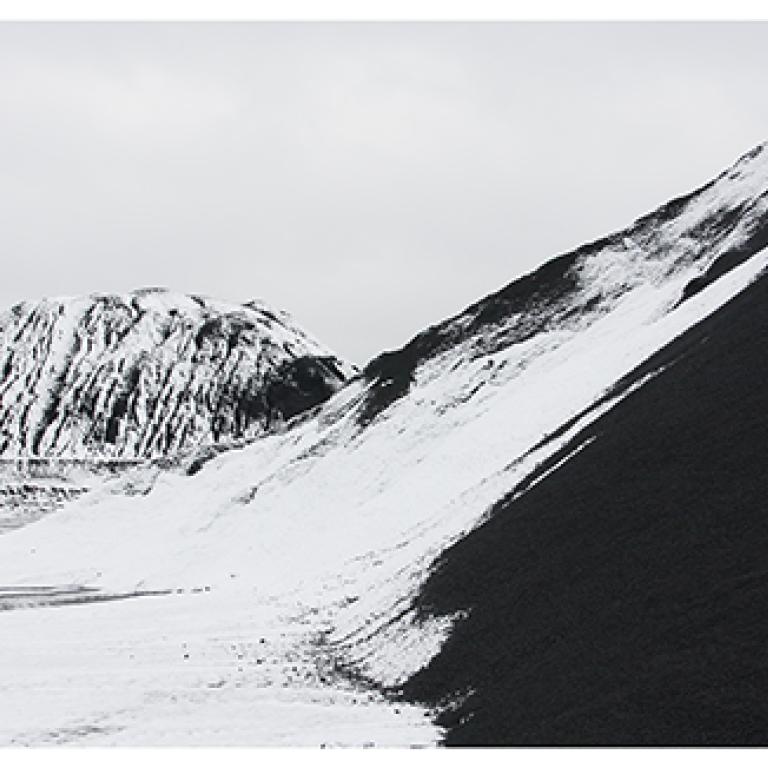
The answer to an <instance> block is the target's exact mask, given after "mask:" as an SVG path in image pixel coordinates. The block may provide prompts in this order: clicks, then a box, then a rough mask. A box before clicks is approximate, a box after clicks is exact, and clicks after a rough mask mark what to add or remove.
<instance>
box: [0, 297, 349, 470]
mask: <svg viewBox="0 0 768 768" xmlns="http://www.w3.org/2000/svg"><path fill="white" fill-rule="evenodd" d="M352 370H353V369H352V367H351V366H349V365H348V364H347V363H345V362H343V361H341V360H340V359H339V358H338V357H336V356H335V355H334V354H333V353H332V352H330V351H329V350H328V349H327V348H325V347H323V346H322V345H320V344H319V343H318V342H317V341H315V340H314V339H312V338H310V337H309V336H308V335H307V334H306V333H304V331H302V330H301V329H300V328H298V327H297V326H296V325H295V323H293V322H292V320H291V319H290V318H289V317H288V316H287V315H286V314H285V313H282V312H274V311H272V310H270V309H269V308H268V307H266V306H265V305H263V304H261V303H258V302H252V303H249V304H246V305H242V306H239V305H234V304H227V303H225V302H221V301H215V300H212V299H208V298H203V297H200V296H184V295H180V294H174V293H170V292H168V291H166V290H162V289H145V290H137V291H134V292H132V293H130V294H127V295H123V296H116V295H94V296H87V297H83V298H66V299H45V300H43V301H39V302H25V303H22V304H18V305H16V306H14V307H13V308H12V309H10V310H9V311H7V312H5V313H4V314H3V315H1V316H0V372H2V374H1V376H0V457H2V458H5V459H16V458H18V457H66V458H68V459H85V458H91V459H92V458H105V457H110V458H122V459H135V458H151V457H158V456H162V457H168V456H174V455H179V454H183V453H185V452H189V451H190V450H191V449H193V448H196V447H199V446H201V445H208V444H212V443H218V442H227V441H231V440H233V439H238V438H248V437H252V436H254V435H256V434H258V433H260V432H263V431H265V430H266V429H268V428H270V427H272V426H274V425H275V424H276V423H280V422H283V421H285V420H286V419H289V418H290V417H292V416H294V415H296V414H297V413H300V412H301V411H304V410H306V409H307V408H311V407H313V406H315V405H317V404H318V403H320V402H322V401H323V400H325V399H326V398H327V397H328V396H330V395H331V394H332V393H333V392H334V391H336V390H337V389H338V388H339V387H340V386H341V384H342V383H343V382H344V380H345V379H346V378H347V377H348V376H349V375H350V374H351V373H352Z"/></svg>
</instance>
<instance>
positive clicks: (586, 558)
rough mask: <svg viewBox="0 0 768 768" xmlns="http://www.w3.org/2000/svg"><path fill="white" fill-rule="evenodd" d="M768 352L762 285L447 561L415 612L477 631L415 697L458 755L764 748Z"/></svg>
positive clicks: (678, 351)
mask: <svg viewBox="0 0 768 768" xmlns="http://www.w3.org/2000/svg"><path fill="white" fill-rule="evenodd" d="M766 338H768V278H765V277H764V278H762V279H760V280H759V281H758V282H757V283H755V284H754V285H753V286H751V287H750V288H749V289H747V290H746V291H745V292H744V293H743V294H741V295H740V296H738V297H736V298H735V299H733V300H732V301H731V302H730V303H729V304H727V305H726V306H725V307H723V308H722V309H721V310H719V311H718V312H717V313H715V314H714V315H712V316H710V317H709V318H708V319H706V320H705V321H703V322H702V323H700V324H699V325H698V326H696V327H694V328H693V329H691V330H690V331H689V332H687V333H686V334H684V335H683V336H682V337H680V338H678V339H677V340H675V341H674V342H673V343H671V344H670V345H669V346H667V347H666V348H664V349H663V350H662V351H660V352H659V353H658V354H656V355H655V356H654V357H652V358H651V359H650V360H649V361H648V362H647V363H646V364H644V365H643V366H641V368H640V369H638V370H637V371H636V372H635V373H634V374H633V375H632V376H630V377H628V378H627V379H626V381H625V382H624V385H625V386H626V385H629V384H631V383H633V382H637V381H639V380H641V379H642V378H643V377H644V376H646V375H648V374H649V373H652V372H657V375H656V376H655V377H654V378H652V379H651V380H650V381H648V382H647V383H645V384H644V385H643V386H641V387H640V388H639V389H638V390H637V391H635V392H633V393H631V394H629V395H628V396H627V397H626V399H624V400H623V401H621V402H620V403H619V404H618V405H616V406H615V407H614V408H613V409H612V410H611V411H609V412H608V413H607V414H605V415H604V416H602V417H601V418H599V419H598V420H596V421H594V422H593V423H592V424H591V425H590V426H588V427H587V428H586V429H584V430H583V431H581V432H580V433H579V434H577V435H576V436H575V437H574V438H573V439H572V440H571V441H570V442H569V443H568V444H567V445H566V446H565V447H564V448H562V449H561V450H560V451H558V452H557V453H555V454H554V455H553V456H552V457H551V458H550V460H549V461H548V462H546V464H545V465H543V466H541V467H540V469H539V470H538V471H537V472H535V473H534V474H533V476H532V477H531V478H529V479H528V481H527V482H526V483H525V487H520V488H517V489H515V491H513V492H512V493H510V494H509V495H508V496H507V497H506V498H504V499H502V500H501V501H500V502H499V503H498V504H497V505H496V506H495V507H494V508H493V510H492V511H491V517H490V519H489V520H488V521H487V522H486V523H485V524H484V525H482V526H481V527H479V528H478V529H476V530H475V531H473V532H472V533H471V534H470V535H468V536H467V537H466V538H464V539H463V540H461V541H459V542H458V543H457V544H456V545H455V546H454V547H452V548H451V549H449V550H448V551H446V552H445V553H444V554H443V556H442V557H441V558H440V561H439V563H438V565H437V568H436V570H435V572H434V574H433V575H432V577H431V578H430V579H429V581H428V582H427V584H426V586H425V587H424V589H423V590H422V592H421V594H420V596H419V598H418V605H419V610H420V612H421V613H422V614H423V615H433V614H453V613H454V612H455V611H457V610H461V611H466V612H467V613H468V618H466V619H465V620H463V621H461V622H459V623H458V624H457V625H456V628H455V630H454V633H453V634H452V636H451V637H450V639H449V640H448V641H447V643H446V645H445V646H444V648H443V650H442V652H441V653H440V654H439V655H438V656H437V657H436V658H435V659H434V660H433V661H432V663H431V664H430V665H429V666H428V667H427V668H426V669H424V670H423V671H421V672H419V673H418V674H417V675H416V676H415V677H413V678H412V679H411V680H410V681H409V683H408V684H407V685H406V687H405V690H406V693H407V695H408V696H409V697H412V698H415V699H418V700H427V701H430V702H433V703H439V702H441V701H443V700H446V699H447V698H451V699H453V700H455V699H456V696H457V694H458V696H459V698H462V699H463V700H462V703H461V704H460V705H458V706H455V707H450V708H447V709H445V710H444V712H443V714H442V715H441V718H440V721H441V723H442V724H443V725H445V726H447V727H448V728H449V731H448V735H447V739H446V741H447V743H448V744H451V745H480V744H486V745H491V744H625V745H626V744H764V743H765V741H766V733H768V701H766V697H765V689H766V686H767V685H768V656H766V647H767V646H768V570H766V555H768V516H766V514H765V512H766V498H768V478H767V477H766V472H765V461H764V449H765V446H766V444H767V443H768V388H766V382H765V376H766V371H768V347H767V346H766V343H765V342H766ZM568 457H570V458H568ZM563 460H565V461H564V463H561V462H563Z"/></svg>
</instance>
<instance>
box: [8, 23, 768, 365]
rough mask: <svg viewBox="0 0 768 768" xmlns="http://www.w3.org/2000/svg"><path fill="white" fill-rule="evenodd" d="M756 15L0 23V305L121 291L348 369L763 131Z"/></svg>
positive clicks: (626, 215)
mask: <svg viewBox="0 0 768 768" xmlns="http://www.w3.org/2000/svg"><path fill="white" fill-rule="evenodd" d="M766 40H768V25H765V24H757V23H752V24H748V23H743V24H730V25H722V24H703V23H702V24H678V25H673V24H657V25H654V24H623V25H621V24H619V25H617V24H586V23H582V24H540V25H531V24H512V23H505V24H479V23H478V24H298V25H296V24H294V25H288V24H284V25H279V24H258V23H251V24H203V23H198V24H186V25H184V24H161V25H151V24H112V25H109V24H106V25H105V24H90V25H89V24H73V23H70V24H38V25H33V24H30V25H17V24H2V25H0V259H1V260H2V280H1V281H0V305H2V306H3V307H5V306H8V305H10V304H12V303H15V302H16V301H19V300H21V299H25V298H38V297H41V296H55V295H72V294H83V293H91V292H95V291H104V292H113V291H115V292H119V291H126V290H130V289H132V288H137V287H143V286H166V287H168V288H171V289H174V290H179V291H185V292H195V293H203V294H207V295H212V296H217V297H219V298H222V299H230V300H233V301H237V302H242V301H247V300H248V299H251V298H262V299H263V300H265V301H267V302H268V303H271V304H273V305H276V306H278V307H281V308H284V309H287V310H289V311H290V312H291V313H292V314H293V315H294V316H295V318H296V319H297V320H298V321H299V322H301V323H302V324H303V325H304V326H305V327H306V328H307V329H308V330H309V331H310V332H312V333H313V334H314V335H316V336H318V337H319V338H320V339H321V340H323V341H324V342H326V343H327V344H328V345H330V346H331V347H333V348H334V349H335V350H336V351H338V352H339V353H340V354H342V355H345V356H347V357H348V358H350V359H351V360H353V361H354V362H357V363H362V362H364V361H365V360H366V359H368V358H370V357H371V356H373V355H374V354H376V353H377V352H379V351H381V350H382V349H385V348H391V347H396V346H399V345H401V344H402V343H404V342H405V341H407V340H408V338H409V337H410V336H411V335H413V334H414V333H415V332H417V331H418V330H420V329H421V328H423V327H425V326H426V325H429V324H431V323H434V322H437V321H439V320H441V319H442V318H444V317H446V316H448V315H451V314H453V313H455V312H457V311H459V310H460V309H462V308H463V306H465V305H466V304H468V303H470V302H472V301H474V300H475V299H477V298H479V297H480V296H482V295H484V294H486V293H489V292H491V291H493V290H496V289H498V288H500V287H501V286H502V285H504V284H505V283H507V282H509V281H510V280H511V279H513V278H515V277H516V276H519V275H521V274H523V273H524V272H527V271H529V270H530V269H532V268H534V267H535V266H537V265H538V264H540V263H541V262H543V261H545V260H547V259H549V258H550V257H552V256H554V255H556V254H558V253H561V252H564V251H567V250H570V249H572V248H573V247H575V246H577V245H579V244H580V243H582V242H584V241H587V240H590V239H594V238H596V237H599V236H601V235H603V234H606V233H608V232H609V231H611V230H615V229H618V228H621V227H623V226H625V225H626V224H628V223H630V222H631V221H632V220H634V219H635V218H636V217H637V216H639V215H640V214H642V213H644V212H646V211H648V210H650V209H652V208H654V207H656V206H657V205H658V204H660V203H662V202H664V201H665V200H666V199H668V198H670V197H672V196H675V195H677V194H680V193H682V192H685V191H687V190H689V189H691V188H693V187H695V186H697V185H699V184H701V183H703V182H704V181H706V180H708V179H709V178H710V177H711V176H713V175H715V173H717V172H718V171H720V170H721V169H722V168H724V167H725V166H727V165H729V164H730V163H731V162H732V161H733V160H735V159H736V157H737V156H738V155H740V154H742V153H744V152H745V151H747V150H749V149H750V148H751V147H752V146H753V145H755V144H757V143H759V142H760V141H763V140H765V139H768V99H766V98H765V76H766V73H767V72H768V45H766Z"/></svg>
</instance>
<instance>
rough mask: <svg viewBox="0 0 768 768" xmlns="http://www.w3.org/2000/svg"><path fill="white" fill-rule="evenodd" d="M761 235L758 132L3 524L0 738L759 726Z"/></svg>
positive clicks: (251, 740)
mask: <svg viewBox="0 0 768 768" xmlns="http://www.w3.org/2000/svg"><path fill="white" fill-rule="evenodd" d="M658 172H663V169H659V171H658ZM552 219H553V226H555V225H556V223H557V211H552ZM766 245H768V148H767V147H766V145H763V146H760V147H757V148H756V149H755V150H753V151H752V152H750V153H749V154H747V155H745V156H744V157H742V158H741V159H740V160H739V161H738V162H737V163H736V164H735V165H733V166H732V167H731V168H729V169H728V170H726V171H724V172H723V173H722V174H720V175H719V176H718V177H717V178H716V179H715V180H714V181H712V182H710V183H708V184H706V185H705V186H703V187H701V188H700V189H698V190H696V191H695V192H693V193H691V194H689V195H686V196H684V197H681V198H679V199H677V200H674V201H672V202H670V203H667V204H666V205H664V206H662V207H661V208H659V209H657V210H656V211H654V212H653V213H651V214H648V215H647V216H644V217H642V218H641V219H638V220H637V221H636V222H634V223H633V224H631V225H630V226H629V227H627V228H626V229H624V230H622V231H620V232H617V233H615V234H612V235H609V236H608V237H606V238H603V239H601V240H599V241H597V242H595V243H591V244H588V245H585V246H582V247H581V248H578V249H576V250H575V251H573V252H572V253H569V254H566V255H563V256H559V257H558V258H556V259H554V260H552V261H550V262H548V263H547V264H544V265H543V266H542V267H541V268H540V269H538V270H537V271H535V272H533V273H531V274H530V275H527V276H525V277H523V278H521V279H519V280H516V281H514V282H512V283H510V284H509V285H508V286H506V287H504V288H502V289H501V290H499V291H497V292H496V293H494V294H491V295H490V296H487V297H485V298H484V299H481V300H480V301H478V302H476V303H475V304H473V305H472V306H470V307H468V308H467V309H465V310H464V311H463V312H461V313H459V314H457V315H456V316H455V317H453V318H450V319H448V320H446V321H444V322H441V323H438V324H436V325H435V326H433V327H431V328H428V329H426V330H424V331H423V332H422V333H420V334H418V335H417V336H416V337H415V338H414V339H412V340H411V341H410V342H408V343H407V344H406V345H405V346H403V347H402V348H401V349H398V350H394V351H390V352H385V353H383V354H382V355H379V356H378V357H376V358H375V359H374V360H372V361H371V362H370V363H369V364H368V365H367V366H365V368H364V369H363V371H362V372H361V374H360V375H356V376H353V377H352V378H351V379H349V380H348V381H347V382H346V384H344V386H341V387H340V388H339V389H338V391H336V392H335V393H334V394H333V395H331V396H330V397H328V399H327V400H325V401H323V402H322V403H320V404H319V405H318V406H317V407H316V408H314V409H310V410H307V411H305V412H304V415H303V417H302V418H299V419H295V420H293V421H291V422H290V423H288V424H287V425H286V428H285V429H279V430H273V429H269V430H267V429H265V428H264V427H265V425H266V424H268V423H271V420H270V419H269V418H267V417H260V418H259V419H256V421H255V425H256V427H257V429H261V430H262V431H261V432H259V434H260V438H259V439H257V440H252V441H249V442H248V443H247V444H245V441H244V443H243V444H242V445H241V447H240V448H239V449H238V450H229V451H224V452H216V451H208V452H202V454H200V455H198V456H197V458H196V460H195V467H194V469H195V471H194V472H193V473H190V474H184V473H181V472H176V473H167V472H161V473H160V474H152V475H148V474H141V473H136V474H134V475H131V474H130V473H127V474H125V475H121V476H120V477H119V478H117V479H109V480H107V481H104V482H103V483H102V482H98V483H96V484H95V485H94V486H93V487H92V488H91V489H90V490H83V491H82V492H81V490H80V489H75V488H73V489H72V493H73V495H72V497H67V498H66V499H64V500H62V501H61V504H60V508H59V509H58V510H57V511H56V512H54V513H50V514H46V515H45V516H44V517H43V519H40V520H38V521H37V522H35V523H34V524H31V525H23V527H20V528H18V529H16V530H13V531H10V532H8V533H5V534H3V535H2V536H0V585H5V586H3V587H0V608H4V609H6V610H4V611H3V610H0V624H2V626H0V633H2V636H3V643H2V644H0V653H6V655H7V658H8V659H9V660H12V661H13V663H11V662H10V661H9V663H8V668H9V669H14V670H15V669H19V670H21V672H19V673H18V674H17V675H16V677H14V678H13V679H12V680H11V681H10V682H7V681H6V684H5V690H4V698H3V701H9V702H15V706H12V705H9V704H6V705H5V710H7V711H4V709H3V705H2V704H0V742H2V743H17V744H21V743H25V744H26V743H31V744H38V743H46V742H48V741H51V740H57V739H59V740H64V741H66V742H75V743H86V742H87V743H93V744H99V743H110V744H112V743H116V744H118V743H119V744H157V743H168V741H170V742H171V743H175V744H187V743H209V744H210V743H238V744H265V743H286V742H287V743H292V744H298V743H302V744H305V743H310V744H321V743H322V744H363V743H368V744H370V743H374V744H392V743H394V744H401V745H402V744H425V743H426V744H434V743H441V742H445V743H448V744H461V743H480V744H492V743H516V742H520V743H537V742H538V743H563V742H570V741H573V742H580V743H583V742H589V741H596V742H598V743H599V742H605V743H625V742H626V743H631V742H637V743H641V742H642V743H644V742H656V743H658V742H668V743H674V742H675V741H676V739H679V740H680V741H684V742H686V743H696V742H698V743H713V742H717V741H719V740H723V741H728V742H729V743H738V742H740V741H744V742H747V741H758V740H759V738H760V734H761V733H764V732H765V729H764V726H765V725H766V724H768V718H766V717H765V715H764V712H763V704H762V698H760V697H762V690H763V688H762V687H761V686H762V661H761V657H759V651H760V649H762V648H763V647H764V642H763V640H764V638H763V624H762V620H761V619H760V618H759V615H757V617H756V614H755V613H753V612H752V610H751V608H750V607H749V606H750V605H757V606H758V609H759V607H760V606H761V605H762V604H763V602H765V601H766V598H765V596H764V594H763V593H764V592H765V590H764V589H763V585H762V577H761V568H762V566H761V565H760V563H761V562H762V561H763V560H765V559H766V557H768V541H766V539H765V537H764V536H763V530H762V529H763V526H762V523H761V522H760V521H761V520H762V512H763V510H762V503H761V501H760V500H761V498H762V495H761V494H763V487H762V485H761V483H762V479H761V478H760V477H759V476H758V475H759V474H760V469H759V458H760V455H761V453H760V439H761V435H762V430H763V427H764V424H763V422H764V419H763V418H762V416H761V415H760V414H756V413H755V409H759V408H763V404H762V400H761V398H762V388H761V385H760V381H761V379H760V376H761V373H762V371H763V370H764V367H765V366H764V363H765V361H764V360H763V357H764V356H763V354H762V348H761V344H760V340H761V338H762V333H763V330H764V328H763V326H764V325H765V323H764V320H765V318H764V317H763V315H764V314H765V313H764V312H763V310H762V309H761V307H762V305H763V304H764V303H765V302H764V300H763V299H764V298H765V295H764V294H765V285H766V279H768V278H766V277H764V275H765V273H766V269H767V268H768V248H766ZM438 289H439V288H436V290H438ZM49 335H50V334H49ZM161 336H162V334H161ZM44 338H45V335H44ZM227 338H228V336H227ZM188 344H189V348H190V349H192V348H196V346H197V345H195V344H194V343H193V342H192V341H189V342H188ZM224 346H225V345H224V344H223V343H221V344H219V347H217V348H222V349H223V348H224ZM183 348H184V349H187V347H186V346H183ZM34 349H35V347H34V345H33V346H32V348H31V349H25V353H24V355H23V356H22V357H27V358H30V359H34V357H35V355H34ZM324 357H325V355H323V354H320V355H316V359H323V358H324ZM184 359H186V358H184ZM296 359H303V357H302V356H297V358H296ZM169 367H170V368H171V370H173V366H169ZM339 367H340V365H339ZM127 370H128V369H127V368H125V367H124V368H123V373H124V372H125V371H127ZM185 370H187V369H185ZM192 370H194V368H193V369H192ZM206 370H208V369H206ZM217 370H218V369H217ZM269 370H274V368H273V367H271V366H270V367H269ZM341 373H345V371H344V370H341ZM340 378H341V376H339V377H338V379H337V381H339V380H340ZM116 379H117V381H118V383H117V384H115V385H114V386H115V387H118V386H120V384H119V382H121V381H123V379H122V378H120V377H116ZM185 380H187V381H188V380H190V377H189V376H186V377H185ZM49 381H50V379H49ZM260 381H262V383H263V381H264V379H260ZM270 381H271V379H270ZM334 386H336V385H335V384H334ZM46 389H47V387H44V388H43V390H41V391H46ZM77 391H79V390H77ZM106 391H110V390H109V388H108V387H107V388H106ZM172 391H176V390H175V389H173V390H172ZM160 402H161V403H162V404H163V408H162V411H163V412H165V411H167V410H170V411H171V412H175V411H174V410H173V409H172V408H171V409H167V408H166V406H165V400H163V399H161V400H160ZM194 402H197V401H196V400H194ZM318 402H319V401H318ZM31 407H32V406H30V408H31ZM134 407H135V406H134ZM99 412H101V413H103V414H104V417H105V419H106V421H108V418H109V413H111V412H112V411H111V410H110V409H109V408H104V409H99ZM225 412H228V411H226V410H225ZM258 413H260V414H262V416H263V411H262V410H258ZM286 416H287V414H284V415H283V416H282V417H280V418H285V417H286ZM43 421H45V420H44V419H43ZM236 421H237V420H236V419H234V420H233V419H230V420H229V422H228V423H235V422H236ZM35 423H39V421H35ZM121 424H124V419H123V421H121ZM107 430H108V426H107V423H102V427H101V432H100V433H99V435H100V438H99V441H97V442H100V443H101V444H104V445H106V446H113V445H114V447H115V448H116V447H117V446H118V445H120V444H121V443H120V442H119V441H120V439H121V438H120V436H121V435H122V434H123V433H122V432H121V431H120V430H119V429H118V430H117V433H116V435H117V436H116V437H115V440H116V441H117V442H116V443H115V444H112V443H110V442H109V441H108V440H106V433H107ZM48 433H49V431H48V429H46V430H45V431H44V433H43V436H42V437H41V438H40V441H39V444H38V445H39V448H40V449H44V448H45V446H47V445H48V443H47V442H46V440H47V439H50V440H52V441H53V443H54V444H56V443H55V441H54V440H53V435H55V434H56V433H55V431H54V432H53V433H52V434H51V437H50V438H48V437H47V436H48ZM65 433H66V430H64V429H62V432H61V434H62V435H63V434H65ZM113 433H114V429H113V430H112V431H110V434H113ZM30 434H31V435H34V434H35V432H34V430H33V431H32V432H31V433H30ZM149 434H150V435H160V436H162V435H163V434H168V431H167V430H165V431H164V428H162V427H158V428H156V427H154V426H153V427H152V429H151V430H150V433H149ZM170 434H171V435H173V434H174V430H173V429H171V430H170ZM243 434H245V433H243ZM254 434H255V433H254ZM215 437H216V436H215V435H212V436H211V439H215ZM81 442H82V441H81ZM33 443H34V439H33V437H28V439H27V442H26V443H25V445H32V444H33ZM138 445H140V446H141V447H142V450H143V449H144V447H145V446H146V445H150V446H153V448H152V450H158V451H168V450H171V451H172V450H175V445H174V443H173V441H172V440H171V441H168V440H166V441H165V442H163V440H161V441H160V442H159V443H157V442H155V441H154V440H153V439H152V438H150V439H149V440H148V442H147V441H145V442H139V443H138ZM157 471H158V472H160V470H157ZM74 494H77V495H76V497H75V495H74ZM41 585H42V586H41ZM766 594H768V592H766ZM128 598H131V599H128ZM91 603H99V605H98V606H94V605H90V604H91ZM70 604H77V606H78V607H77V609H76V610H77V611H78V612H79V613H77V614H76V615H74V616H73V613H74V609H73V610H69V609H61V607H62V606H66V605H70ZM51 605H57V606H59V608H57V609H56V610H51V611H48V612H47V613H44V614H41V611H46V610H47V607H48V606H51ZM21 608H24V609H25V610H17V609H21ZM97 609H98V610H97ZM758 614H759V610H758ZM41 615H42V616H44V620H45V629H46V632H45V635H46V637H44V638H42V640H41V641H40V642H41V643H42V645H34V646H31V645H30V642H29V638H30V637H35V638H37V637H39V636H40V626H41V625H42V622H43V619H42V618H40V616H41ZM8 617H10V618H8ZM127 628H129V629H130V634H127V632H128V630H127ZM48 636H50V638H51V640H50V641H49V640H48V639H47V638H48ZM59 636H62V637H66V638H67V640H68V642H67V643H61V642H58V638H59ZM742 651H743V654H744V655H743V658H742V657H740V655H739V654H740V653H741V652H742ZM41 659H42V660H44V664H43V666H44V669H43V670H42V671H41V672H40V674H41V675H44V680H45V684H42V683H37V682H35V684H34V686H33V683H32V682H30V680H33V681H37V678H34V675H33V674H32V672H30V671H28V670H34V671H35V672H37V664H38V663H39V661H40V660H41ZM159 659H162V663H161V664H158V660H159ZM715 667H718V669H715ZM25 670H26V671H25ZM113 675H114V677H113ZM707 675H711V678H710V679H709V680H707V679H705V678H706V676H707ZM113 680H117V682H116V683H113V682H112V681H113ZM753 680H754V685H753V682H752V681H753ZM46 686H48V687H50V689H51V690H55V691H56V692H57V694H58V692H72V693H67V694H66V696H68V698H55V697H49V698H50V700H49V698H46V691H47V690H48V689H47V687H46ZM62 695H63V694H62ZM758 699H759V701H758ZM657 704H658V713H655V712H653V711H652V710H653V707H655V706H657ZM49 705H50V706H49ZM750 708H752V709H750ZM40 711H45V712H46V715H45V716H44V717H43V716H38V715H37V714H36V713H37V712H40ZM255 713H257V714H255ZM750 718H751V719H750ZM561 726H562V729H561ZM51 734H53V736H52V735H51Z"/></svg>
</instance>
